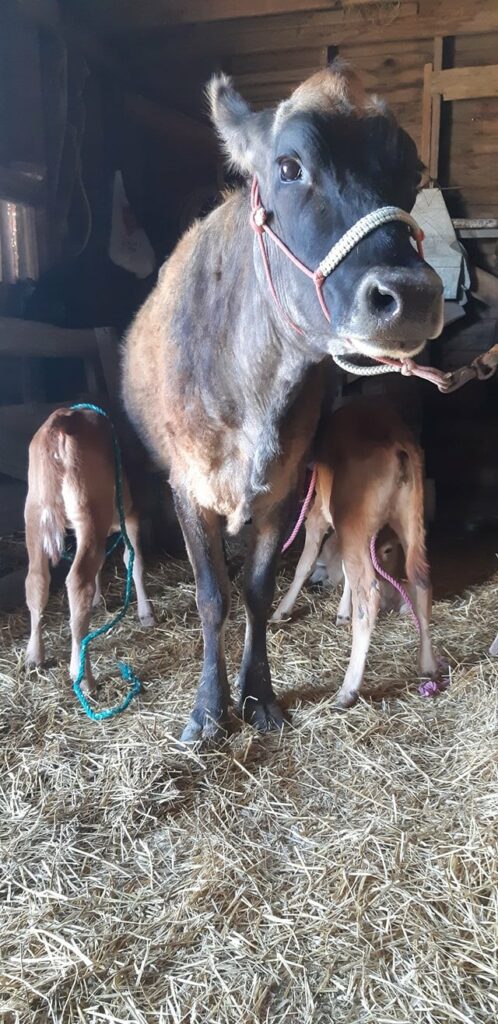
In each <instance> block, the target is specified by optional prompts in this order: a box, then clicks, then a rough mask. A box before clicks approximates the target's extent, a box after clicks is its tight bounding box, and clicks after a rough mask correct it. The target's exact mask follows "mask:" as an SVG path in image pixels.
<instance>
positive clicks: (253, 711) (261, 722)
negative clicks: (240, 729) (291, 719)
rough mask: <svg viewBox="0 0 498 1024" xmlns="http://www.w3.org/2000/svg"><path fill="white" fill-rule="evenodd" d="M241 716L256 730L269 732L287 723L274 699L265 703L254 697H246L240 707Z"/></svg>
mask: <svg viewBox="0 0 498 1024" xmlns="http://www.w3.org/2000/svg"><path fill="white" fill-rule="evenodd" d="M240 713H241V717H242V718H243V719H244V722H248V723H249V725H252V726H253V727H254V728H255V729H257V730H258V732H271V731H273V730H275V729H283V727H284V725H287V724H288V719H287V718H286V716H285V715H284V712H283V711H282V708H281V707H280V706H279V704H277V702H276V700H274V701H270V703H269V704H266V703H265V702H264V701H262V700H256V699H255V698H254V697H246V699H245V701H244V703H243V704H242V707H241V711H240Z"/></svg>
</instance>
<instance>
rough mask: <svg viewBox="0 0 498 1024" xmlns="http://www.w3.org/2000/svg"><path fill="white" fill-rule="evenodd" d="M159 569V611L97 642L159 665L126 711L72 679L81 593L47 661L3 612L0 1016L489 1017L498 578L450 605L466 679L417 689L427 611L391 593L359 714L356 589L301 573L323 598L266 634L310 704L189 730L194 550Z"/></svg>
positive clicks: (453, 639)
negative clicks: (284, 715) (182, 748)
mask: <svg viewBox="0 0 498 1024" xmlns="http://www.w3.org/2000/svg"><path fill="white" fill-rule="evenodd" d="M116 565H118V563H116ZM116 571H117V570H116V568H113V569H112V577H113V578H112V580H111V582H110V586H109V589H108V600H109V605H110V606H112V605H114V604H115V603H116V602H117V600H118V597H119V595H120V593H121V583H120V581H119V579H118V577H117V576H116ZM119 573H120V574H121V569H120V568H119ZM149 581H150V582H149V587H150V593H151V596H152V597H153V600H154V604H155V609H156V612H157V614H158V618H159V625H158V627H157V628H156V629H155V630H154V631H152V632H144V631H142V630H141V629H140V627H139V626H138V625H137V624H136V622H135V620H134V618H133V616H132V615H131V614H130V616H129V617H128V618H127V620H126V622H125V624H124V625H122V626H121V627H120V628H119V629H118V630H117V631H116V634H115V638H114V640H113V642H112V643H111V644H108V645H100V647H98V650H99V651H101V652H102V653H101V654H100V655H99V657H98V658H96V662H95V663H96V669H97V671H100V672H102V673H103V672H106V673H108V672H109V673H112V672H113V670H114V666H113V657H114V652H112V651H111V647H115V648H116V650H117V652H118V653H119V655H121V656H122V655H123V654H125V655H126V656H127V657H129V658H130V660H131V661H132V663H133V665H134V667H135V670H136V671H137V673H138V674H139V675H141V676H142V678H143V681H144V693H143V695H142V696H141V697H140V698H139V699H138V700H137V701H136V702H135V703H134V704H133V705H132V706H131V708H130V710H129V711H128V712H126V713H125V714H124V715H123V716H121V717H120V718H119V719H117V720H112V721H109V722H106V723H102V724H98V725H97V724H94V723H92V722H90V721H89V720H88V719H86V718H85V717H84V715H83V714H82V712H81V710H80V708H79V706H78V704H77V702H76V700H75V698H74V695H73V694H72V691H71V688H70V685H69V683H68V680H67V662H68V658H69V631H68V624H67V609H66V606H65V600H64V595H62V594H60V595H57V596H56V597H54V598H53V599H52V600H51V602H50V606H49V613H48V618H47V626H48V630H47V654H49V655H50V656H54V657H55V659H56V665H55V667H52V668H47V669H44V670H43V671H40V672H38V673H31V674H30V675H28V676H26V674H25V670H24V668H23V645H24V643H25V639H26V636H27V617H26V615H25V614H24V613H22V614H21V613H20V614H19V615H17V616H11V617H10V618H9V619H7V620H6V621H5V622H4V624H3V629H2V648H1V663H0V708H1V720H0V730H1V732H2V748H1V758H2V765H1V783H0V799H1V807H0V830H1V853H2V861H1V869H0V870H1V890H2V891H1V899H2V903H1V904H0V906H1V922H2V928H1V935H0V964H1V966H0V1019H1V1020H2V1021H3V1022H5V1024H24V1022H26V1024H28V1022H29V1024H45V1022H56V1024H66V1022H67V1024H72V1022H74V1024H76V1022H77V1024H82V1022H84V1024H97V1022H107V1024H118V1022H127V1024H128V1022H137V1024H158V1022H162V1024H166V1022H167V1024H170V1022H172V1024H176V1022H182V1024H187V1022H188V1024H208V1022H209V1024H239V1022H242V1024H256V1022H258V1024H259V1022H278V1024H284V1022H286V1024H291V1022H292V1024H308V1022H313V1024H315V1022H317V1024H329V1022H332V1024H367V1022H368V1024H370V1022H372V1024H374V1022H375V1024H401V1022H403V1024H445V1022H449V1021H451V1022H462V1024H476V1022H483V1024H490V1022H491V1021H493V1020H495V1019H496V1017H497V1015H498V991H497V961H496V950H497V932H496V921H497V916H498V915H497V881H498V877H497V874H498V873H497V861H498V854H497V850H498V844H497V838H498V836H497V831H498V829H497V796H496V793H497V790H496V776H497V771H496V760H497V758H496V754H497V730H496V724H497V693H498V685H497V684H498V662H496V661H492V660H491V659H490V658H488V657H487V655H486V653H485V651H486V650H487V646H488V645H489V642H490V641H491V639H492V638H493V636H494V633H495V631H496V628H497V624H498V587H497V585H496V584H497V580H496V579H495V581H494V582H493V581H492V582H490V583H489V584H487V585H485V586H483V587H481V588H479V589H476V590H474V591H473V592H468V593H466V594H464V595H463V596H461V597H459V598H458V599H457V600H455V601H452V602H441V603H439V604H437V605H436V607H435V610H434V635H435V639H436V642H437V643H438V645H439V648H440V650H441V652H442V653H445V654H446V656H447V657H448V658H449V660H450V661H451V664H452V666H453V672H452V686H451V689H450V690H449V691H448V692H447V693H445V694H444V695H442V696H441V697H439V698H438V699H437V700H435V701H430V700H425V701H424V700H422V699H421V698H420V697H419V696H418V695H417V693H416V676H415V664H416V635H415V633H414V631H413V629H412V627H411V624H410V623H409V621H407V620H404V619H402V618H400V617H397V616H390V617H387V618H382V619H381V620H380V621H379V624H378V627H377V631H376V634H375V639H374V643H373V646H372V650H371V654H370V657H369V662H368V674H367V679H368V687H369V689H367V693H366V695H365V699H364V700H362V701H361V702H360V704H359V705H358V706H357V707H356V708H354V709H353V710H351V711H348V712H347V714H345V715H337V714H336V713H335V712H334V710H333V700H334V694H335V692H336V690H337V687H338V685H339V682H340V680H341V677H342V674H343V672H344V669H345V666H346V663H347V658H348V650H349V642H350V638H349V633H348V631H347V630H346V631H344V630H337V629H336V627H335V625H334V616H335V610H336V604H337V597H336V596H335V595H332V596H326V595H322V594H319V593H317V592H315V593H313V592H311V591H308V592H306V593H303V594H302V595H301V598H300V602H299V608H300V609H303V608H304V609H305V610H306V611H307V612H308V614H307V615H304V616H303V617H301V618H300V619H299V620H298V621H296V622H295V623H294V624H293V625H292V626H290V627H285V628H279V629H277V630H275V631H272V632H271V635H270V657H271V662H272V669H273V673H274V679H275V684H276V688H277V690H278V692H279V694H280V696H283V697H284V699H285V700H286V702H287V704H288V706H289V708H290V710H291V712H292V728H291V729H289V730H288V731H286V733H285V735H284V736H283V737H281V738H279V737H277V736H274V735H271V736H267V737H264V738H258V737H257V736H256V735H254V733H253V732H252V731H251V730H250V729H249V728H248V727H242V728H241V730H240V731H239V732H237V733H236V734H234V735H233V736H232V737H231V738H230V740H229V741H228V742H227V743H226V744H225V745H224V746H223V747H222V748H221V749H219V750H216V751H211V752H208V753H203V754H185V755H183V754H181V753H180V752H179V751H178V750H177V749H175V746H174V742H173V738H174V737H175V736H176V735H178V732H179V730H180V728H181V726H182V725H183V723H184V721H185V720H186V718H187V716H188V712H189V709H190V707H191V704H192V700H193V696H194V690H195V685H196V677H197V672H198V668H199V663H200V657H201V641H200V631H199V625H198V620H197V613H196V609H195V601H194V590H193V585H192V582H191V572H190V569H189V567H188V565H187V564H186V563H181V564H180V563H178V564H175V563H170V564H168V565H165V566H163V567H160V568H158V569H157V570H156V571H155V572H154V573H153V574H149ZM235 592H236V598H235V601H234V608H233V612H232V617H231V621H230V625H229V629H228V644H227V646H228V652H229V655H230V670H231V673H232V676H233V671H234V666H235V665H236V663H237V660H238V658H239V656H240V650H241V640H242V634H243V629H242V607H241V604H240V598H239V597H238V586H237V583H236V584H235ZM95 650H97V647H96V648H95ZM119 689H120V684H119V682H118V681H116V682H115V683H110V684H108V685H106V687H105V688H104V693H103V696H102V698H101V700H102V702H104V701H105V702H110V701H111V700H113V699H115V698H116V697H117V695H118V692H119Z"/></svg>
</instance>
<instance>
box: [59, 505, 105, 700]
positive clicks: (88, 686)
mask: <svg viewBox="0 0 498 1024" xmlns="http://www.w3.org/2000/svg"><path fill="white" fill-rule="evenodd" d="M106 537H107V529H103V530H101V531H98V530H97V529H96V524H95V523H94V522H92V521H88V522H84V523H83V524H81V525H80V524H78V525H77V526H76V554H75V556H74V561H73V564H72V566H71V569H70V571H69V573H68V576H67V579H66V588H67V594H68V598H69V612H70V621H71V664H70V668H69V671H70V674H71V678H72V679H76V678H77V676H78V674H79V667H80V648H81V641H82V640H83V638H84V637H85V636H86V634H87V633H88V630H89V627H90V616H91V613H92V607H93V602H94V598H95V590H96V584H95V581H96V578H97V574H98V573H99V572H100V569H101V568H102V564H103V562H104V558H105V542H106ZM82 689H84V690H85V692H86V693H89V694H91V693H94V692H95V690H96V683H95V679H94V677H93V672H92V668H91V665H90V661H89V657H88V655H87V657H86V661H85V671H84V675H83V681H82Z"/></svg>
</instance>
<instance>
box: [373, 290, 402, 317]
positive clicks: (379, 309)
mask: <svg viewBox="0 0 498 1024" xmlns="http://www.w3.org/2000/svg"><path fill="white" fill-rule="evenodd" d="M368 300H369V306H370V309H371V311H372V313H376V314H377V315H378V316H379V315H380V316H382V317H386V318H387V317H390V316H393V315H394V314H395V313H396V312H397V311H398V306H399V303H398V299H397V297H396V295H393V293H392V292H390V291H389V290H388V289H387V288H381V287H379V286H378V285H373V286H372V288H370V291H369V293H368Z"/></svg>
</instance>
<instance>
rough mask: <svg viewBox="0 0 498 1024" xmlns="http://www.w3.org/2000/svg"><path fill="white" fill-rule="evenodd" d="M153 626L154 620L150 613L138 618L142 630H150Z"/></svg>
mask: <svg viewBox="0 0 498 1024" xmlns="http://www.w3.org/2000/svg"><path fill="white" fill-rule="evenodd" d="M155 624H156V620H155V618H154V615H153V613H152V612H147V614H146V615H141V616H140V625H141V626H143V628H144V629H152V626H155Z"/></svg>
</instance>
